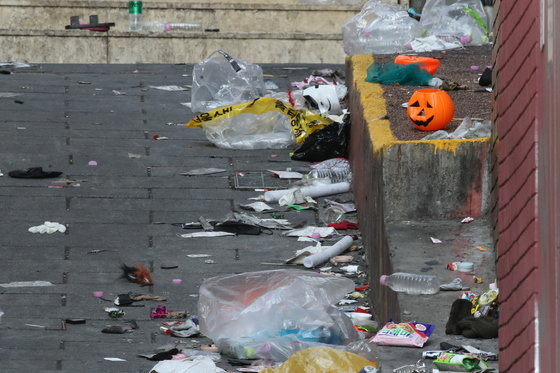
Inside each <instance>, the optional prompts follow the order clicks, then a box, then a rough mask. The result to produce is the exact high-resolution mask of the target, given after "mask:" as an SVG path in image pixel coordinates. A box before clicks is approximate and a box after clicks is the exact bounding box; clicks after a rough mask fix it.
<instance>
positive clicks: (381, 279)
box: [379, 275, 389, 285]
mask: <svg viewBox="0 0 560 373" xmlns="http://www.w3.org/2000/svg"><path fill="white" fill-rule="evenodd" d="M388 282H389V276H387V275H382V276H381V277H379V283H380V284H381V285H387V283H388Z"/></svg>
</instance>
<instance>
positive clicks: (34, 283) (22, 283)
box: [0, 281, 54, 288]
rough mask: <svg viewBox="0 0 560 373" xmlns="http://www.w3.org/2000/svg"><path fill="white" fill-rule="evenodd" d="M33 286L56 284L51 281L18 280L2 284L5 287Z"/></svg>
mask: <svg viewBox="0 0 560 373" xmlns="http://www.w3.org/2000/svg"><path fill="white" fill-rule="evenodd" d="M32 286H54V284H53V283H52V282H49V281H18V282H8V283H3V284H0V287H3V288H23V287H32Z"/></svg>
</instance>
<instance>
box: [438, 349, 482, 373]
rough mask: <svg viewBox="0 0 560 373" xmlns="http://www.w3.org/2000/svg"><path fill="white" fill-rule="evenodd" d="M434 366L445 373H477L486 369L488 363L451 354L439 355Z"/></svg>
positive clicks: (466, 356)
mask: <svg viewBox="0 0 560 373" xmlns="http://www.w3.org/2000/svg"><path fill="white" fill-rule="evenodd" d="M434 365H435V366H436V367H438V368H439V369H441V370H444V371H447V372H474V371H476V372H479V371H481V370H485V369H488V363H487V362H486V361H484V360H479V359H477V358H475V357H472V356H468V355H461V354H454V353H451V352H443V353H441V354H440V355H439V356H438V357H437V359H436V360H435V361H434Z"/></svg>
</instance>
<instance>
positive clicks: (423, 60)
mask: <svg viewBox="0 0 560 373" xmlns="http://www.w3.org/2000/svg"><path fill="white" fill-rule="evenodd" d="M395 63H400V64H402V65H408V64H409V63H417V64H419V65H420V68H422V69H424V70H426V71H427V72H429V73H430V75H434V74H435V73H436V71H437V69H439V64H440V61H439V60H437V59H435V58H430V57H421V56H406V55H404V54H401V55H398V56H397V57H395Z"/></svg>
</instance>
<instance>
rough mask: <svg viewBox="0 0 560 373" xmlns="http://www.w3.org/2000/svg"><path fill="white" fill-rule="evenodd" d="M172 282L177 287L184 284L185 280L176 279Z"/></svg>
mask: <svg viewBox="0 0 560 373" xmlns="http://www.w3.org/2000/svg"><path fill="white" fill-rule="evenodd" d="M171 282H172V283H174V284H175V285H179V284H182V283H183V280H181V279H180V278H174V279H173V280H171Z"/></svg>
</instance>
